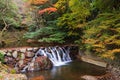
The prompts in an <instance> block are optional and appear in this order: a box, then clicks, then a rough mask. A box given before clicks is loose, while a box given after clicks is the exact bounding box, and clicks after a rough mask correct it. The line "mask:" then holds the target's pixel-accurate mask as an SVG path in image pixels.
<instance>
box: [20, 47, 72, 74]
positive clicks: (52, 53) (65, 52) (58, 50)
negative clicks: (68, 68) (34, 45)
mask: <svg viewBox="0 0 120 80" xmlns="http://www.w3.org/2000/svg"><path fill="white" fill-rule="evenodd" d="M69 53H70V48H67V49H65V48H64V47H47V48H43V47H41V48H39V50H38V51H37V52H36V53H35V54H34V57H33V58H32V60H31V61H30V62H28V63H27V65H26V66H25V67H24V68H23V69H22V71H21V72H25V71H26V70H28V71H34V70H35V67H34V65H35V64H36V62H35V61H36V59H37V58H38V57H39V56H44V57H47V58H48V59H49V60H50V61H51V62H52V63H53V66H60V65H64V64H66V63H68V62H71V61H72V60H71V58H70V55H69ZM37 65H38V64H37Z"/></svg>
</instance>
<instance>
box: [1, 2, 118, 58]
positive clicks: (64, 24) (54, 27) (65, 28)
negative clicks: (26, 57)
mask: <svg viewBox="0 0 120 80" xmlns="http://www.w3.org/2000/svg"><path fill="white" fill-rule="evenodd" d="M27 1H31V0H25V2H27ZM32 1H33V2H34V3H31V4H32V5H31V6H32V7H31V9H32V10H31V12H32V15H33V16H32V19H33V22H32V23H30V24H27V26H28V27H29V29H28V32H27V33H26V34H25V35H24V38H26V39H34V40H36V41H38V42H47V43H63V44H64V43H66V42H67V43H74V44H78V45H80V49H81V50H83V51H84V52H85V53H91V54H94V55H97V56H100V57H102V58H104V59H106V58H109V59H112V60H114V59H116V58H118V57H119V56H120V54H119V53H120V23H119V22H120V1H119V0H49V1H47V0H46V2H44V1H43V0H39V1H38V2H37V0H32ZM35 1H36V2H35ZM40 1H41V2H40ZM0 3H1V4H0V11H1V13H0V23H1V24H0V26H2V29H4V27H5V28H6V26H10V27H18V26H20V25H21V24H20V22H21V21H20V20H21V19H20V16H19V15H16V14H17V13H16V10H17V8H16V7H15V5H11V4H13V3H12V1H11V0H0ZM38 3H39V5H38ZM108 3H109V4H108ZM34 4H35V5H34ZM28 19H29V18H28ZM6 24H7V25H6Z"/></svg>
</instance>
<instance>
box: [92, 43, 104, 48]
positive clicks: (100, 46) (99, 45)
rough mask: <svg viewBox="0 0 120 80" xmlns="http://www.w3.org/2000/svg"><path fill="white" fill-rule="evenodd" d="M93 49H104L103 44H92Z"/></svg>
mask: <svg viewBox="0 0 120 80" xmlns="http://www.w3.org/2000/svg"><path fill="white" fill-rule="evenodd" d="M93 47H99V48H105V46H104V45H103V44H94V45H93Z"/></svg>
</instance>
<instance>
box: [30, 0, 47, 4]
mask: <svg viewBox="0 0 120 80" xmlns="http://www.w3.org/2000/svg"><path fill="white" fill-rule="evenodd" d="M48 1H49V0H30V3H31V4H33V5H42V4H45V3H46V2H48Z"/></svg>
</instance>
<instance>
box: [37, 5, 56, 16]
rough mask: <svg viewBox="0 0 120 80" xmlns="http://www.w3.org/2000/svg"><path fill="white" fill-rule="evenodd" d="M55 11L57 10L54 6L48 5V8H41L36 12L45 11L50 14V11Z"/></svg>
mask: <svg viewBox="0 0 120 80" xmlns="http://www.w3.org/2000/svg"><path fill="white" fill-rule="evenodd" d="M56 11H57V9H56V8H54V7H49V8H45V9H43V10H39V11H38V14H40V15H42V14H44V13H45V12H48V14H50V13H51V12H56Z"/></svg>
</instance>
